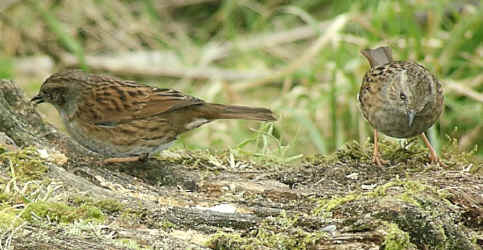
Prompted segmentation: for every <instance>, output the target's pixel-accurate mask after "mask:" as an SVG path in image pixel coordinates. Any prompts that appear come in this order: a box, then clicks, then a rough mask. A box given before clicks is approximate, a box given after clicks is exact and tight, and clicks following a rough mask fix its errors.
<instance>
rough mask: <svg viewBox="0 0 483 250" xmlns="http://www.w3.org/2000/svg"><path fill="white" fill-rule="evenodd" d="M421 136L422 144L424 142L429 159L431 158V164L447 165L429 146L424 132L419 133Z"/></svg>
mask: <svg viewBox="0 0 483 250" xmlns="http://www.w3.org/2000/svg"><path fill="white" fill-rule="evenodd" d="M421 138H422V139H423V142H424V144H426V147H428V149H429V160H431V164H439V165H440V166H442V167H447V166H446V165H445V164H444V163H443V162H442V161H441V159H440V158H439V157H438V154H437V153H436V151H435V150H434V148H433V146H431V143H430V142H429V140H428V138H427V137H426V135H425V134H424V133H422V134H421Z"/></svg>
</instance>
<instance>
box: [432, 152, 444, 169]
mask: <svg viewBox="0 0 483 250" xmlns="http://www.w3.org/2000/svg"><path fill="white" fill-rule="evenodd" d="M429 160H430V161H431V164H436V165H440V166H441V167H445V168H446V167H448V166H446V164H444V163H443V162H442V161H441V159H440V158H439V157H438V155H436V154H432V152H430V153H429Z"/></svg>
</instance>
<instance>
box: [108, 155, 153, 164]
mask: <svg viewBox="0 0 483 250" xmlns="http://www.w3.org/2000/svg"><path fill="white" fill-rule="evenodd" d="M148 158H149V154H142V155H139V156H130V157H113V158H107V159H104V160H103V161H102V164H104V165H108V164H114V163H126V162H145V161H147V159H148Z"/></svg>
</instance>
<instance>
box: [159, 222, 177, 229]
mask: <svg viewBox="0 0 483 250" xmlns="http://www.w3.org/2000/svg"><path fill="white" fill-rule="evenodd" d="M160 226H161V228H162V229H163V230H164V231H171V230H172V229H174V228H175V227H176V225H175V224H173V223H172V222H171V221H169V220H168V219H165V220H163V222H161V225H160Z"/></svg>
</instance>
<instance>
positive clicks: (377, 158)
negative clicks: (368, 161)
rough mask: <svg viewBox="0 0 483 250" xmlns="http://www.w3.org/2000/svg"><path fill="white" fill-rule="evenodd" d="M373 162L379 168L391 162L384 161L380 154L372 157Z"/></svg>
mask: <svg viewBox="0 0 483 250" xmlns="http://www.w3.org/2000/svg"><path fill="white" fill-rule="evenodd" d="M372 161H373V162H374V163H375V164H376V165H377V166H379V167H382V166H383V165H384V164H388V163H389V161H387V160H383V159H382V158H381V156H380V155H379V154H374V155H373V156H372Z"/></svg>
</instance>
